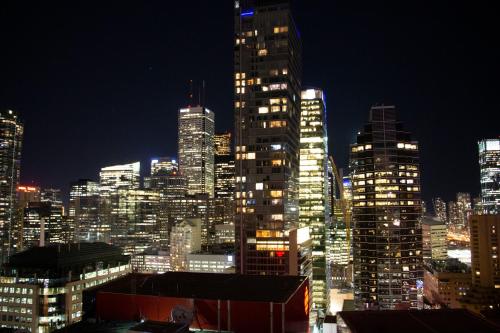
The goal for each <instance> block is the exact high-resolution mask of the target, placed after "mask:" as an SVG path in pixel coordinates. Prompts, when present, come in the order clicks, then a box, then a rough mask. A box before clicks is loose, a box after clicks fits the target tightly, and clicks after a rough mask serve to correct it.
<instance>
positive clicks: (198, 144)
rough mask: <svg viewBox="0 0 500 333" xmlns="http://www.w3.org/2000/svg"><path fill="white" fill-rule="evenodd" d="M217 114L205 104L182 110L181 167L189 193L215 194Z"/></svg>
mask: <svg viewBox="0 0 500 333" xmlns="http://www.w3.org/2000/svg"><path fill="white" fill-rule="evenodd" d="M214 121H215V115H214V113H213V112H212V111H210V110H209V109H207V108H205V107H203V106H196V107H187V108H183V109H180V110H179V171H180V173H181V174H182V175H183V176H184V177H186V178H187V182H188V193H189V194H196V193H208V195H209V196H210V197H213V196H214V129H215V123H214Z"/></svg>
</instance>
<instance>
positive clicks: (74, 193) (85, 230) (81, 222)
mask: <svg viewBox="0 0 500 333" xmlns="http://www.w3.org/2000/svg"><path fill="white" fill-rule="evenodd" d="M68 213H69V217H68V218H69V219H71V220H72V224H73V225H74V227H75V240H76V241H77V242H97V241H99V240H102V239H103V238H102V230H101V227H100V225H99V183H98V182H94V181H92V180H89V179H80V180H78V181H76V182H73V183H71V187H70V192H69V212H68Z"/></svg>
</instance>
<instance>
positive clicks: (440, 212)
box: [432, 198, 448, 223]
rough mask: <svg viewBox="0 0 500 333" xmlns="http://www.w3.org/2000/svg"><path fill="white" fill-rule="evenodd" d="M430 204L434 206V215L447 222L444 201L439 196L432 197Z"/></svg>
mask: <svg viewBox="0 0 500 333" xmlns="http://www.w3.org/2000/svg"><path fill="white" fill-rule="evenodd" d="M432 205H433V206H434V214H435V215H436V217H437V218H438V219H439V220H440V221H442V222H445V223H447V222H448V213H447V210H446V202H444V200H443V199H441V198H434V199H433V200H432Z"/></svg>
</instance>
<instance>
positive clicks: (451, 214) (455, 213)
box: [448, 201, 463, 228]
mask: <svg viewBox="0 0 500 333" xmlns="http://www.w3.org/2000/svg"><path fill="white" fill-rule="evenodd" d="M448 224H449V225H450V226H451V227H454V228H461V227H462V226H463V225H462V220H461V219H460V213H459V210H458V205H457V203H456V202H455V201H450V202H448Z"/></svg>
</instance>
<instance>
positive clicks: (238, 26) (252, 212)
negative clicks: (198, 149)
mask: <svg viewBox="0 0 500 333" xmlns="http://www.w3.org/2000/svg"><path fill="white" fill-rule="evenodd" d="M234 4H235V9H234V13H235V20H234V22H235V41H234V42H235V48H234V80H235V91H234V93H235V94H234V103H235V105H234V107H235V137H236V152H235V157H236V158H235V161H236V189H235V195H236V196H235V202H236V216H235V227H236V229H235V230H236V243H237V244H236V257H237V260H236V264H237V269H236V271H237V272H239V273H242V274H270V275H280V274H290V273H291V272H292V271H293V272H295V269H291V267H296V265H297V263H296V262H295V260H296V258H297V255H296V254H293V253H291V248H290V247H289V246H288V242H289V239H288V237H287V235H288V234H289V232H288V231H289V230H292V229H293V228H296V227H297V224H298V213H299V210H298V176H299V159H298V157H299V120H300V91H301V70H302V61H301V53H302V46H301V41H300V37H299V33H298V30H297V27H296V26H295V21H294V20H293V17H292V13H291V8H290V4H289V1H287V0H266V1H252V0H246V1H235V2H234ZM297 260H299V261H302V260H304V258H299V259H297ZM304 267H308V265H305V266H304Z"/></svg>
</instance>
